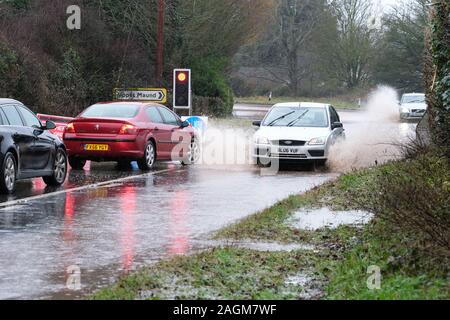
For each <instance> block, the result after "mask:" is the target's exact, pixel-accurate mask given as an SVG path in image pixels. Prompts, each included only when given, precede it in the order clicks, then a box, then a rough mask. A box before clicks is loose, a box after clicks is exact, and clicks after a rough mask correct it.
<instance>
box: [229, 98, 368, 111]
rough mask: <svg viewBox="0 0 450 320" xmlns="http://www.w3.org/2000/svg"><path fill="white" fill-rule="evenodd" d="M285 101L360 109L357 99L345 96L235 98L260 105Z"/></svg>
mask: <svg viewBox="0 0 450 320" xmlns="http://www.w3.org/2000/svg"><path fill="white" fill-rule="evenodd" d="M283 102H318V103H329V104H331V105H333V106H334V107H335V108H338V109H359V105H358V101H357V99H345V98H339V97H337V98H305V97H275V98H273V99H272V101H269V99H268V97H264V96H256V97H240V98H235V103H244V104H258V105H274V104H276V103H283Z"/></svg>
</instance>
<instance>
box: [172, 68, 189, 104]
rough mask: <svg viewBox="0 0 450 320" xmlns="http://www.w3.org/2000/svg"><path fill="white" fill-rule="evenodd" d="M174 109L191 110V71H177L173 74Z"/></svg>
mask: <svg viewBox="0 0 450 320" xmlns="http://www.w3.org/2000/svg"><path fill="white" fill-rule="evenodd" d="M173 79H174V80H173V107H174V108H175V109H190V108H191V70H190V69H175V70H174V73H173Z"/></svg>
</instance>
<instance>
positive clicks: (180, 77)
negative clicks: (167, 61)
mask: <svg viewBox="0 0 450 320" xmlns="http://www.w3.org/2000/svg"><path fill="white" fill-rule="evenodd" d="M177 80H178V81H179V82H185V81H186V80H187V74H186V72H179V73H178V75H177Z"/></svg>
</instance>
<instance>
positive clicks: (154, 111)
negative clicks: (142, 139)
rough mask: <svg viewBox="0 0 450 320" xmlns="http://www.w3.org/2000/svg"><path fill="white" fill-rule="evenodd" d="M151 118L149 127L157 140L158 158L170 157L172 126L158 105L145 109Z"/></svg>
mask: <svg viewBox="0 0 450 320" xmlns="http://www.w3.org/2000/svg"><path fill="white" fill-rule="evenodd" d="M145 113H146V115H147V117H148V118H149V120H150V124H149V129H150V130H152V132H153V137H154V138H155V140H156V150H157V154H158V159H168V158H169V157H170V148H171V147H170V145H171V142H172V141H171V139H170V138H171V128H170V127H169V126H168V125H166V124H165V123H164V119H163V117H162V115H161V112H160V111H159V110H158V107H148V108H147V109H146V110H145Z"/></svg>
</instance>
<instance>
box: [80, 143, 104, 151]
mask: <svg viewBox="0 0 450 320" xmlns="http://www.w3.org/2000/svg"><path fill="white" fill-rule="evenodd" d="M84 150H86V151H109V146H108V145H107V144H85V145H84Z"/></svg>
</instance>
